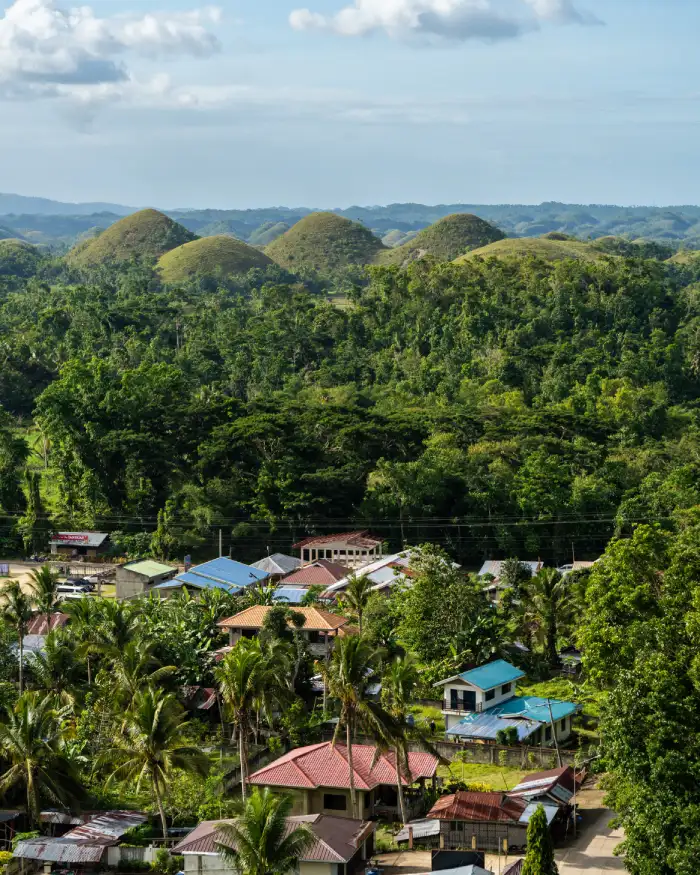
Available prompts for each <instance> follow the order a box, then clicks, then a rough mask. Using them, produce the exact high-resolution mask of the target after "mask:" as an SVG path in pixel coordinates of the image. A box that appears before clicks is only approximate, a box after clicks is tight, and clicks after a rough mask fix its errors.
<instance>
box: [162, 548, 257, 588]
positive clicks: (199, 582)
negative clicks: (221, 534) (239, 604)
mask: <svg viewBox="0 0 700 875" xmlns="http://www.w3.org/2000/svg"><path fill="white" fill-rule="evenodd" d="M269 577H270V575H269V574H268V572H267V571H261V570H260V569H259V568H253V566H252V565H244V564H243V563H242V562H236V561H235V560H234V559H227V558H226V557H225V556H220V557H219V558H218V559H211V560H210V561H209V562H204V563H202V564H201V565H194V566H193V567H192V568H190V570H189V571H181V572H180V573H179V574H177V575H176V576H175V577H173V578H172V579H170V580H165V581H163V583H157V584H155V586H153V591H154V592H156V593H158V595H160V596H161V597H163V598H168V597H169V596H171V595H173V594H174V593H179V592H182V590H187V591H188V592H190V593H192V594H193V595H196V594H197V593H199V592H202V591H203V590H205V589H220V590H223V591H224V592H229V593H233V594H236V593H241V592H243V591H244V590H245V589H246V587H248V586H253V585H258V584H260V583H263V582H264V581H267V579H268V578H269Z"/></svg>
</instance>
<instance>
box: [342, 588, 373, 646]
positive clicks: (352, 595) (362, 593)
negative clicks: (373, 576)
mask: <svg viewBox="0 0 700 875" xmlns="http://www.w3.org/2000/svg"><path fill="white" fill-rule="evenodd" d="M373 586H374V584H373V583H372V581H371V580H370V579H369V577H367V575H366V574H362V575H360V576H359V577H358V576H357V575H355V574H353V575H352V576H351V578H350V580H349V581H348V585H347V586H346V587H345V590H344V592H343V595H342V605H343V608H346V609H348V610H350V611H351V612H352V613H353V614H354V615H355V616H356V617H357V624H358V626H359V627H360V635H362V619H363V617H364V614H365V608H366V607H367V605H368V603H369V600H370V598H371V596H372V587H373Z"/></svg>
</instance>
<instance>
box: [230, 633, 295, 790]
mask: <svg viewBox="0 0 700 875" xmlns="http://www.w3.org/2000/svg"><path fill="white" fill-rule="evenodd" d="M270 655H271V651H265V650H264V649H263V648H262V647H261V644H260V641H259V640H258V639H257V638H251V639H248V638H241V639H240V640H239V641H238V642H236V644H235V646H234V647H233V649H232V650H231V651H229V653H227V654H226V656H225V657H224V658H223V660H222V661H221V663H220V665H218V666H217V668H216V669H215V671H214V674H215V676H216V679H217V682H218V684H219V689H220V691H221V696H222V698H223V701H224V704H225V706H226V707H227V708H228V709H229V711H230V714H231V719H232V720H233V724H234V726H235V727H236V731H237V732H238V750H239V758H240V767H241V796H242V797H243V799H244V800H245V798H246V795H247V781H248V740H249V738H250V733H251V729H252V725H253V715H254V713H255V712H256V710H257V709H258V708H260V707H262V708H264V709H269V707H270V705H271V704H272V702H273V701H280V700H282V699H283V698H284V692H283V687H282V683H283V682H282V680H281V678H282V677H283V672H280V671H279V663H278V661H277V659H275V658H274V657H273V658H270Z"/></svg>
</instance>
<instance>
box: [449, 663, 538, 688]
mask: <svg viewBox="0 0 700 875" xmlns="http://www.w3.org/2000/svg"><path fill="white" fill-rule="evenodd" d="M459 677H460V678H461V679H462V680H463V681H466V682H467V683H469V684H472V685H473V686H475V687H478V688H479V689H480V690H492V689H493V688H494V687H500V686H501V685H502V684H508V683H511V682H512V681H517V680H519V679H520V678H523V677H525V672H524V671H521V670H520V669H519V668H516V667H515V666H514V665H511V664H510V663H509V662H506V661H505V659H496V660H495V661H494V662H489V663H488V664H487V665H480V666H479V667H478V668H473V669H471V670H470V671H463V672H462V673H461V674H460V675H459Z"/></svg>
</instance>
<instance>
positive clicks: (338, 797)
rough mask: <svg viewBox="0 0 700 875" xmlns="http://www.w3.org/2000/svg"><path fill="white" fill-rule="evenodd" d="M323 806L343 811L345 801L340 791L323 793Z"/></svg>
mask: <svg viewBox="0 0 700 875" xmlns="http://www.w3.org/2000/svg"><path fill="white" fill-rule="evenodd" d="M323 807H324V808H327V809H328V810H329V811H345V810H346V809H347V802H346V799H345V796H343V794H342V793H324V794H323Z"/></svg>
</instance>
